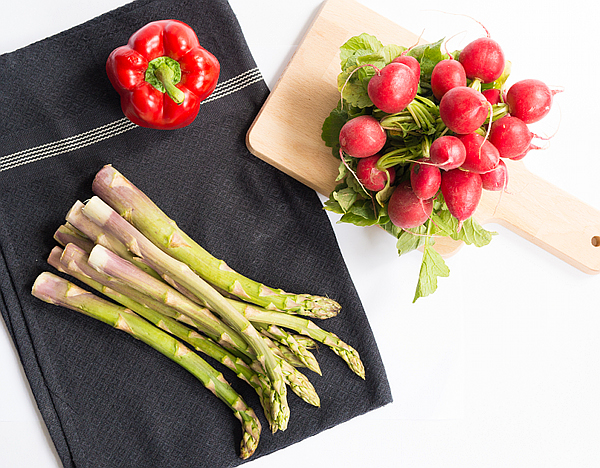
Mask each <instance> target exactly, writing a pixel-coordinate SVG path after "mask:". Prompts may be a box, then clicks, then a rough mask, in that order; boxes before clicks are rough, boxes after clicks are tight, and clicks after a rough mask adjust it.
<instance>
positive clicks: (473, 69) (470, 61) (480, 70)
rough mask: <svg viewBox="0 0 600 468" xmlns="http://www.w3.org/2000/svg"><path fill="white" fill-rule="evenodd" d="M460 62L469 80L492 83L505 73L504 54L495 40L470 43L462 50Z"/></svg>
mask: <svg viewBox="0 0 600 468" xmlns="http://www.w3.org/2000/svg"><path fill="white" fill-rule="evenodd" d="M458 61H459V62H460V63H461V64H462V66H463V67H464V69H465V73H466V75H467V78H469V79H471V80H479V81H481V82H482V83H492V82H494V81H496V80H497V79H498V78H500V76H501V75H502V72H503V71H504V65H505V62H506V60H505V58H504V52H503V51H502V48H501V47H500V44H498V43H497V42H496V41H495V40H493V39H491V38H489V37H480V38H478V39H475V40H474V41H472V42H470V43H469V44H467V45H466V46H465V48H464V49H463V50H461V52H460V54H459V56H458Z"/></svg>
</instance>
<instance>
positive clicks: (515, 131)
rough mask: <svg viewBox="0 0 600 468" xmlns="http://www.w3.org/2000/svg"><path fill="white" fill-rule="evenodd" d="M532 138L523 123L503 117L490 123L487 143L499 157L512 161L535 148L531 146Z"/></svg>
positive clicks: (517, 119) (508, 116) (511, 117)
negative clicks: (494, 148) (493, 147)
mask: <svg viewBox="0 0 600 468" xmlns="http://www.w3.org/2000/svg"><path fill="white" fill-rule="evenodd" d="M533 136H534V135H533V133H531V131H529V127H528V126H527V124H526V123H525V122H523V121H522V120H521V119H519V118H518V117H513V116H511V115H505V116H504V117H502V118H500V119H498V120H496V121H494V122H493V123H492V126H491V128H490V134H489V141H490V143H492V144H493V145H494V146H495V147H496V149H497V150H498V152H499V153H500V157H502V158H508V159H512V158H515V157H518V156H520V155H521V154H523V153H525V152H527V151H529V150H530V149H533V148H537V147H535V146H533V145H532V144H531V140H533Z"/></svg>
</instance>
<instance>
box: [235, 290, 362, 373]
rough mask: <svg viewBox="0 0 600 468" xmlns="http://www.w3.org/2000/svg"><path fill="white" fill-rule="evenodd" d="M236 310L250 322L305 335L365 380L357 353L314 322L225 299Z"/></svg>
mask: <svg viewBox="0 0 600 468" xmlns="http://www.w3.org/2000/svg"><path fill="white" fill-rule="evenodd" d="M227 300H228V301H229V302H230V303H231V304H232V305H233V306H234V307H235V308H236V309H237V310H239V311H240V312H241V313H242V314H243V315H244V316H245V317H246V318H247V319H248V320H250V321H251V322H259V323H270V324H273V325H278V326H280V327H285V328H289V329H290V330H294V331H296V332H298V333H300V334H302V335H306V336H308V337H310V338H312V339H313V340H315V341H318V342H320V343H323V344H324V345H326V346H328V347H329V348H331V349H332V350H333V352H334V353H336V354H337V355H338V356H340V357H341V358H342V359H343V360H344V361H346V363H347V364H348V366H349V367H350V369H352V371H354V373H355V374H357V375H358V376H360V377H361V378H363V379H364V378H365V368H364V366H363V363H362V361H361V359H360V356H359V354H358V352H357V351H356V350H355V349H354V348H353V347H351V346H350V345H348V344H347V343H345V342H344V341H342V340H341V339H340V338H339V337H337V336H336V335H335V334H334V333H331V332H328V331H326V330H323V329H322V328H320V327H319V326H317V325H316V324H315V323H314V322H312V321H310V320H309V319H307V318H304V317H297V316H293V315H289V314H285V313H282V312H278V311H273V310H267V309H264V308H261V307H256V306H254V305H250V304H245V303H243V302H241V301H237V300H235V299H227Z"/></svg>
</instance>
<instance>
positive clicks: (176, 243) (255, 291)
mask: <svg viewBox="0 0 600 468" xmlns="http://www.w3.org/2000/svg"><path fill="white" fill-rule="evenodd" d="M92 190H93V191H94V193H95V194H96V195H98V196H99V197H100V198H102V200H104V201H105V202H106V203H107V204H108V205H110V206H111V207H112V208H113V209H114V210H115V211H117V212H118V213H119V214H120V215H121V216H123V217H124V218H125V219H127V220H128V221H129V222H130V223H131V224H133V225H134V226H135V227H136V228H137V229H138V230H139V231H140V232H142V233H143V234H144V235H145V236H146V237H147V238H148V239H150V240H151V241H152V242H153V243H154V244H156V245H157V246H159V247H160V248H161V249H163V250H164V251H165V252H168V253H169V255H171V256H173V257H174V258H177V259H178V260H180V261H182V262H183V263H185V264H187V265H189V266H190V268H191V269H192V270H194V271H195V272H196V273H197V274H198V275H199V276H201V277H202V278H204V279H205V280H206V281H207V282H209V283H210V284H213V285H214V286H215V287H217V288H219V289H220V290H223V291H226V292H228V293H230V294H234V295H236V296H238V297H239V298H240V299H242V300H245V301H247V302H252V303H254V304H257V305H259V306H262V307H265V308H268V309H273V308H275V309H279V310H282V311H285V312H288V313H292V314H298V315H306V316H309V317H313V318H321V319H323V318H329V317H333V316H335V315H336V314H337V313H338V312H339V310H340V305H339V304H338V303H337V302H335V301H334V300H332V299H329V298H327V297H322V296H314V295H310V294H290V293H286V292H284V291H282V290H281V289H276V288H271V287H268V286H266V285H264V284H261V283H259V282H257V281H254V280H252V279H250V278H247V277H245V276H243V275H241V274H240V273H237V272H236V271H234V270H232V269H231V268H229V266H227V264H226V263H225V262H224V261H223V260H219V259H217V258H215V257H213V256H212V255H211V254H210V253H209V252H207V251H206V250H205V249H204V248H202V247H201V246H200V245H199V244H198V243H196V242H195V241H194V240H193V239H192V238H190V237H189V236H188V235H187V234H186V233H185V232H183V230H181V228H179V227H178V226H177V224H176V223H175V222H174V221H173V220H172V219H170V218H169V217H168V216H167V215H166V214H165V213H164V212H163V211H161V210H160V208H158V206H156V204H154V202H153V201H152V200H151V199H150V198H149V197H148V196H146V195H145V194H144V193H143V192H142V191H141V190H139V189H138V188H137V187H136V186H134V185H133V184H132V183H131V182H130V181H129V180H127V179H126V178H125V177H124V176H123V175H122V174H121V173H119V172H118V171H117V170H116V169H114V168H113V167H112V166H110V165H108V166H105V167H104V168H102V169H101V170H100V171H99V172H98V174H97V175H96V177H95V179H94V182H93V184H92Z"/></svg>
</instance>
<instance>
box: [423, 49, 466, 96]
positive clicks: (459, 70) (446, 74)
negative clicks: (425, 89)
mask: <svg viewBox="0 0 600 468" xmlns="http://www.w3.org/2000/svg"><path fill="white" fill-rule="evenodd" d="M458 86H467V75H466V74H465V69H464V67H463V66H462V64H461V63H460V62H459V61H458V60H454V59H445V60H442V61H440V62H438V63H437V65H436V66H435V67H433V71H432V72H431V91H432V92H433V95H434V96H435V97H436V99H438V100H439V99H442V97H443V96H444V94H446V93H447V92H448V91H450V90H451V89H452V88H456V87H458Z"/></svg>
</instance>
